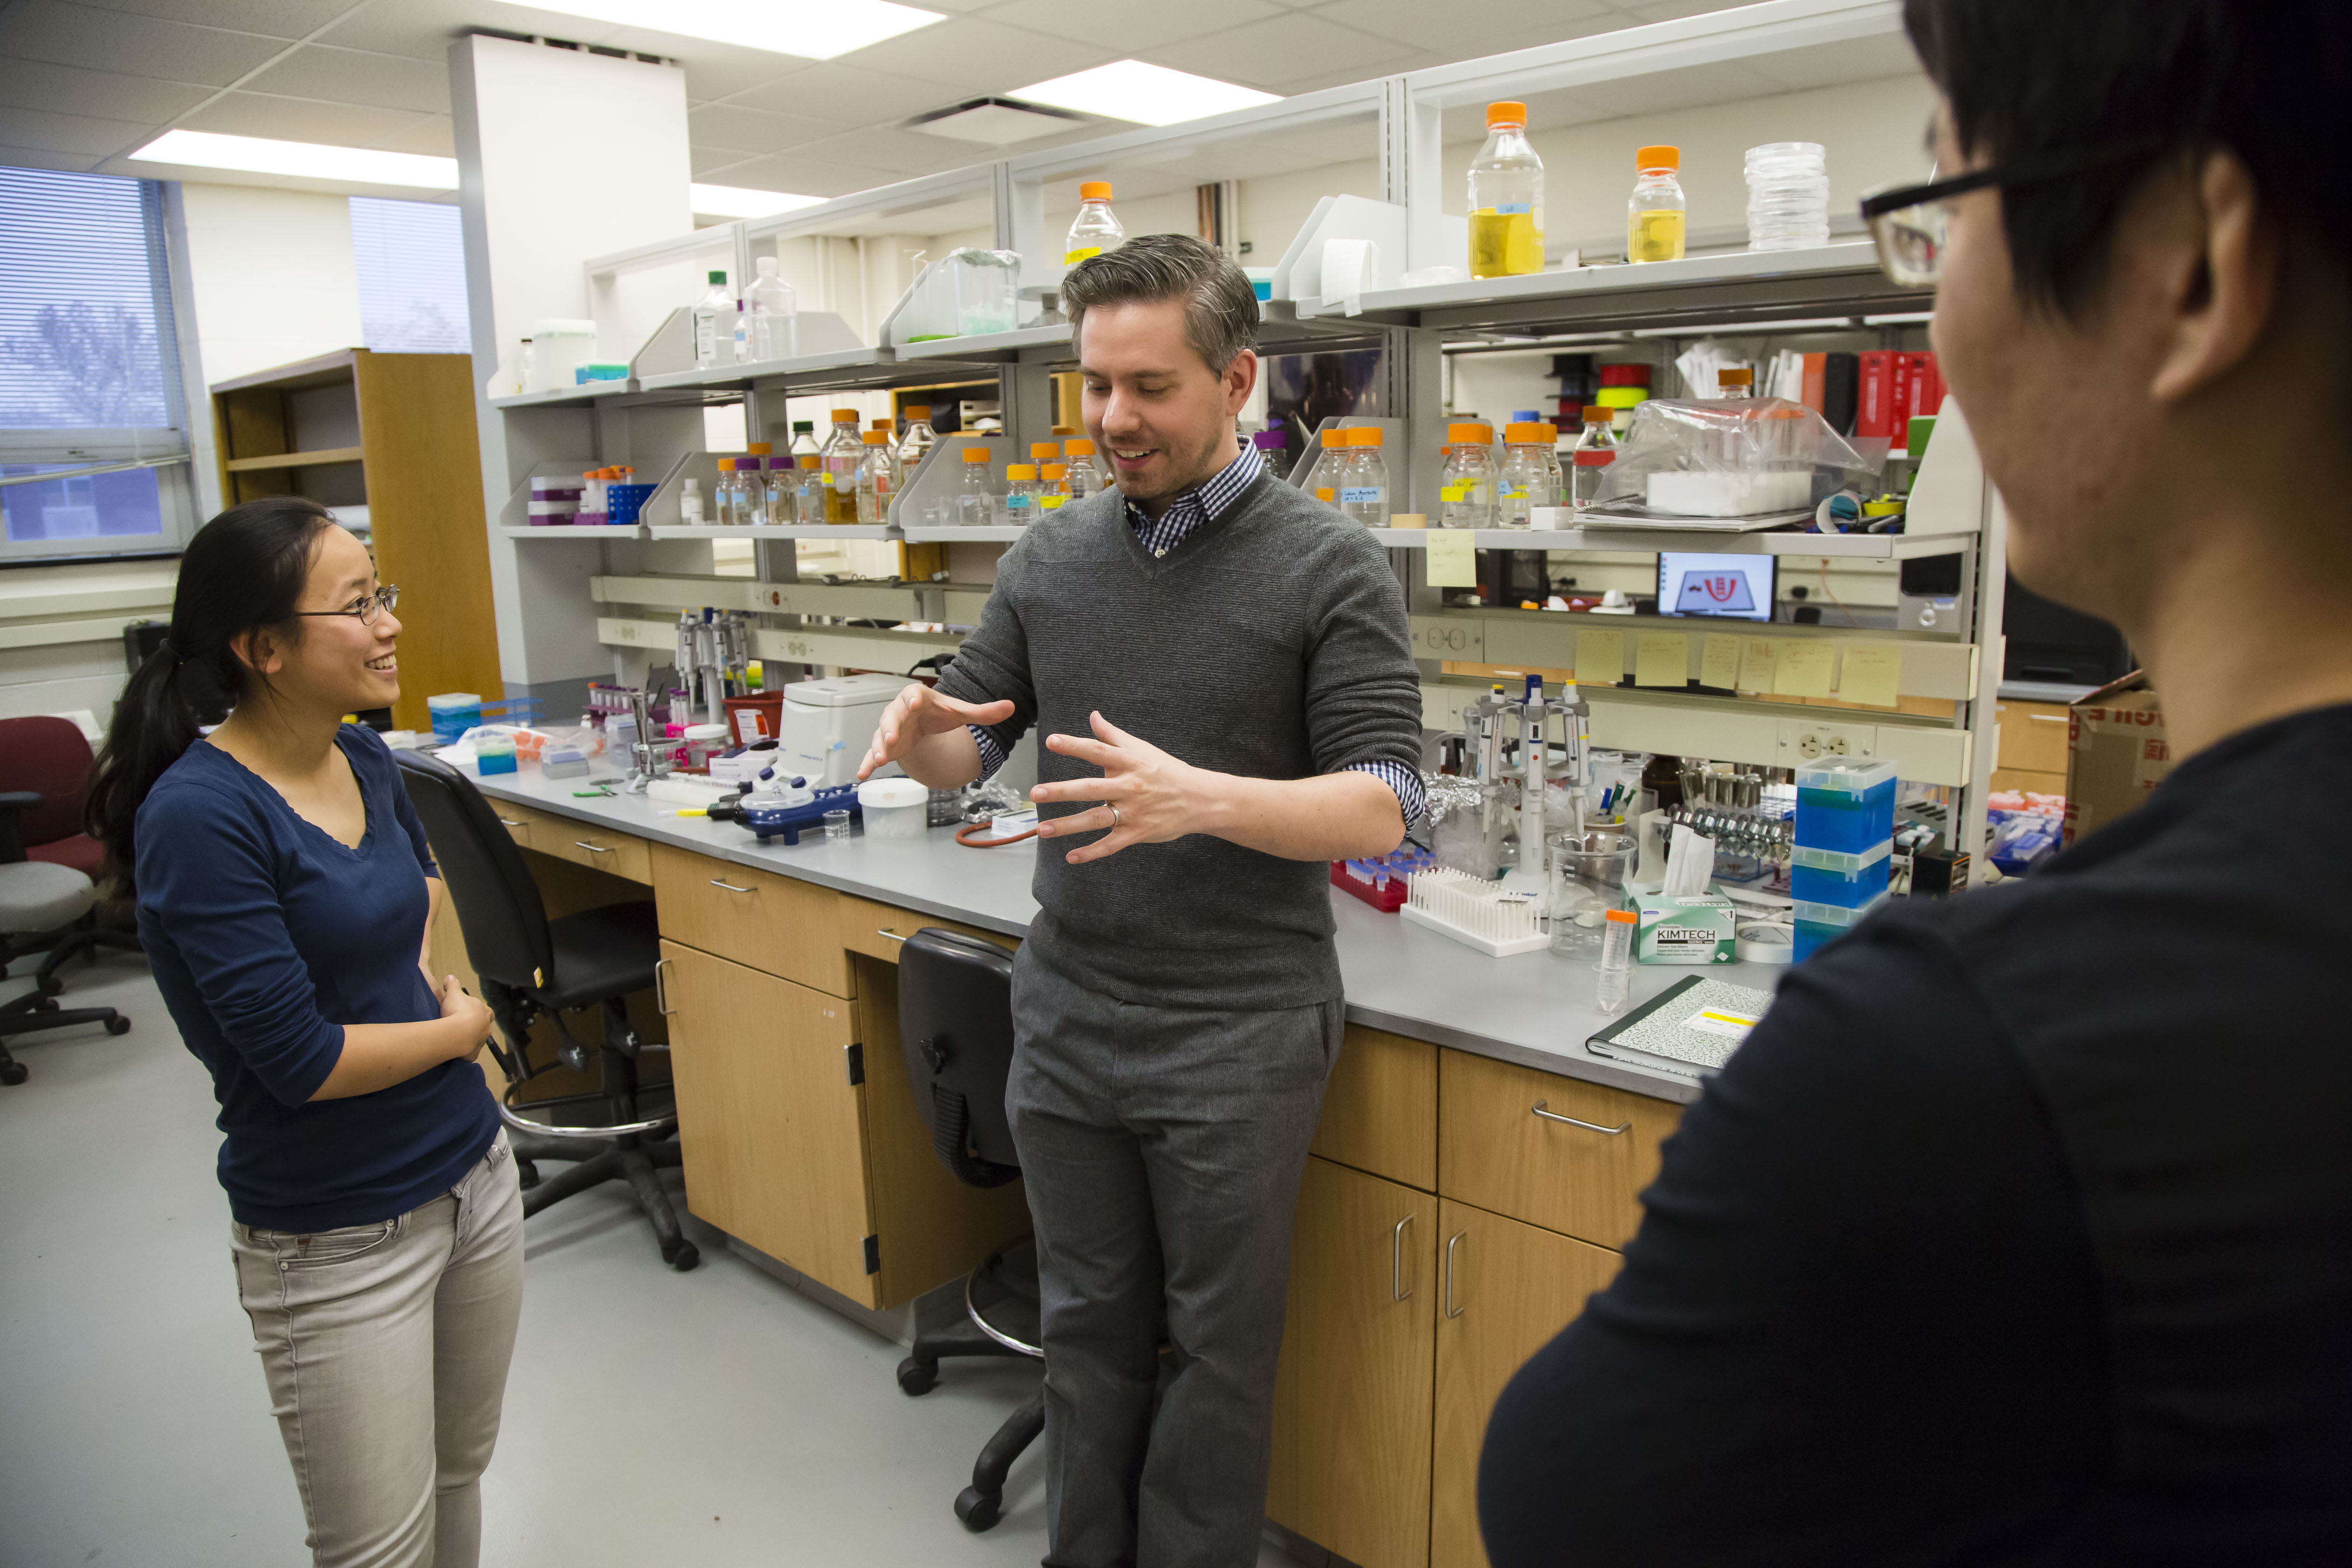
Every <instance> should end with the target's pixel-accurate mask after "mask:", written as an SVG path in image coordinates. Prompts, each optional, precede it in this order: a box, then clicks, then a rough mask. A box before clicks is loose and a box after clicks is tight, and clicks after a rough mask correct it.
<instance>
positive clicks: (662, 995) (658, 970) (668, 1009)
mask: <svg viewBox="0 0 2352 1568" xmlns="http://www.w3.org/2000/svg"><path fill="white" fill-rule="evenodd" d="M668 967H669V960H668V959H667V958H656V959H655V960H654V1011H655V1012H656V1013H659V1014H660V1015H661V1016H663V1017H665V1018H667V1017H668V1016H670V1014H672V1013H673V1012H676V1011H677V1009H676V1008H674V1007H672V1006H671V1005H669V991H668V988H667V987H666V986H664V985H663V984H662V971H663V970H665V969H667V968H668Z"/></svg>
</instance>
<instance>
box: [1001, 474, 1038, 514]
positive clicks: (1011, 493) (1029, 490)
mask: <svg viewBox="0 0 2352 1568" xmlns="http://www.w3.org/2000/svg"><path fill="white" fill-rule="evenodd" d="M1004 478H1005V479H1006V481H1007V484H1008V489H1006V491H1005V495H1004V521H1006V522H1007V523H1009V524H1011V525H1012V526H1013V527H1014V528H1025V527H1027V526H1028V525H1029V524H1030V523H1033V522H1034V521H1037V510H1038V508H1037V498H1038V494H1039V486H1038V483H1037V465H1036V464H1034V463H1007V464H1006V465H1005V466H1004Z"/></svg>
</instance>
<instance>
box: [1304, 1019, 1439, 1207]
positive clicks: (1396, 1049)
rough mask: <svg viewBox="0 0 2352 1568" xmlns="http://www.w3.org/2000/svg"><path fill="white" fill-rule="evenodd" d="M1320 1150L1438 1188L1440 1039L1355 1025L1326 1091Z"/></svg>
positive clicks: (1329, 1157)
mask: <svg viewBox="0 0 2352 1568" xmlns="http://www.w3.org/2000/svg"><path fill="white" fill-rule="evenodd" d="M1314 1150H1315V1152H1316V1153H1318V1154H1320V1155H1322V1156H1323V1158H1325V1159H1327V1160H1336V1161H1338V1162H1339V1163H1340V1164H1342V1165H1352V1166H1354V1167H1355V1168H1356V1169H1357V1170H1360V1171H1369V1172H1370V1173H1372V1174H1374V1175H1376V1176H1386V1177H1387V1178H1388V1179H1389V1180H1391V1181H1392V1182H1402V1183H1403V1184H1405V1185H1406V1186H1408V1187H1419V1188H1420V1189H1421V1190H1422V1191H1423V1192H1434V1191H1436V1190H1437V1047H1435V1046H1433V1045H1431V1044H1430V1043H1429V1042H1428V1041H1426V1040H1408V1039H1406V1038H1405V1037H1403V1036H1402V1035H1391V1034H1390V1033H1388V1032H1387V1031H1386V1030H1384V1029H1368V1028H1365V1027H1364V1026H1361V1025H1359V1024H1350V1025H1349V1026H1348V1038H1347V1043H1346V1044H1345V1045H1344V1046H1342V1047H1340V1050H1339V1065H1338V1066H1336V1067H1334V1068H1332V1069H1331V1082H1330V1087H1329V1088H1328V1089H1326V1090H1325V1091H1324V1094H1323V1121H1322V1124H1321V1125H1320V1126H1318V1128H1316V1130H1315V1143H1314Z"/></svg>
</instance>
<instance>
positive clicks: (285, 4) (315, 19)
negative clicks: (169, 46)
mask: <svg viewBox="0 0 2352 1568" xmlns="http://www.w3.org/2000/svg"><path fill="white" fill-rule="evenodd" d="M78 3H79V4H81V5H86V6H88V7H89V9H91V10H97V11H125V12H129V13H131V15H133V16H159V17H162V18H163V20H165V21H167V22H189V21H201V22H202V23H203V25H204V26H207V27H225V28H226V29H227V30H228V31H230V32H232V33H258V34H261V35H262V36H263V37H271V38H281V39H294V38H306V37H310V34H311V33H313V32H315V31H316V30H318V29H319V28H320V27H323V26H326V25H327V24H328V23H330V22H331V21H333V20H334V19H335V18H336V17H337V16H341V15H342V14H344V13H345V12H348V11H352V10H353V9H356V6H355V5H354V0H204V4H203V5H201V6H197V5H190V4H188V0H78ZM400 3H401V4H403V5H405V4H406V3H407V0H400ZM197 11H201V13H202V15H201V16H191V15H190V13H191V12H197Z"/></svg>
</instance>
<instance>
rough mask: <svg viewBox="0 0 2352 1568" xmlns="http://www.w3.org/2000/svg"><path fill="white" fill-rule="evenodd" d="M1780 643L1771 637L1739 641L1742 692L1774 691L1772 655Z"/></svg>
mask: <svg viewBox="0 0 2352 1568" xmlns="http://www.w3.org/2000/svg"><path fill="white" fill-rule="evenodd" d="M1778 647H1780V643H1779V642H1778V641H1777V640H1776V639H1774V638H1771V637H1741V638H1740V639H1739V686H1738V689H1739V690H1742V691H1769V690H1771V689H1772V653H1773V650H1774V649H1775V648H1778Z"/></svg>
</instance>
